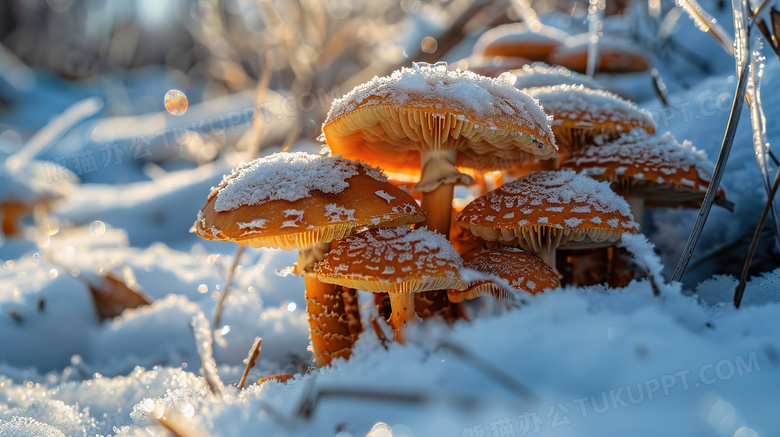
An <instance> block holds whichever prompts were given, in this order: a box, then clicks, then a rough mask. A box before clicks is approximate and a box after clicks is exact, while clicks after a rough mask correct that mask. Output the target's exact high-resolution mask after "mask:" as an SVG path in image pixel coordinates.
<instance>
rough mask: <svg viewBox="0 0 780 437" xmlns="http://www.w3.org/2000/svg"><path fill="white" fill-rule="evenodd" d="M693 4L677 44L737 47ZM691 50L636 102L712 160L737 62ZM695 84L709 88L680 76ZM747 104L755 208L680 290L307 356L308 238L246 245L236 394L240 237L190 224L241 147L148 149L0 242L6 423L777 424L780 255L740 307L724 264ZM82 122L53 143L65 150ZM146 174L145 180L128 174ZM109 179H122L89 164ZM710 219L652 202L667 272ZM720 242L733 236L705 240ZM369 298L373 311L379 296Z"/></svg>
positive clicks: (295, 430) (551, 299) (553, 295)
mask: <svg viewBox="0 0 780 437" xmlns="http://www.w3.org/2000/svg"><path fill="white" fill-rule="evenodd" d="M685 19H686V17H683V19H681V22H680V25H681V26H684V27H685V28H688V30H687V31H686V33H684V34H683V35H682V36H677V38H678V41H693V42H691V44H692V45H691V46H693V47H702V50H704V51H705V52H706V53H702V55H706V56H707V57H710V55H712V57H713V58H718V57H723V59H725V61H728V59H727V57H725V56H724V54H723V53H720V52H722V50H721V49H720V48H718V47H717V46H716V45H715V44H714V43H712V41H710V40H709V39H708V38H709V37H707V36H706V35H703V34H700V33H697V31H694V32H691V31H690V30H692V29H690V28H691V27H692V25H691V24H690V23H688V22H683V20H685ZM721 21H722V18H721ZM607 24H608V23H607ZM723 24H724V25H726V24H728V23H723ZM719 51H720V52H719ZM718 59H720V58H718ZM672 62H673V63H674V68H671V69H670V72H669V74H670V75H673V76H676V77H677V78H678V79H680V78H683V79H684V80H683V79H680V80H678V81H674V80H670V81H669V83H668V85H669V87H670V89H671V90H673V91H675V92H674V93H673V94H672V95H671V96H670V102H669V105H668V106H663V107H662V106H661V104H660V103H657V102H655V101H650V102H644V103H641V102H640V104H639V106H640V107H641V108H643V109H646V110H648V111H649V112H650V113H651V114H652V115H653V117H654V119H655V121H656V123H657V124H658V131H659V132H660V133H663V132H665V131H670V132H672V134H674V136H675V137H676V138H678V139H679V140H680V141H682V140H691V141H692V142H693V144H695V145H696V147H697V148H700V149H703V150H704V151H705V152H706V153H707V154H708V156H709V157H710V158H711V159H713V160H714V159H715V158H716V157H717V155H718V149H719V147H720V143H721V139H722V135H723V132H724V130H725V124H726V120H727V118H728V112H729V109H730V104H731V98H732V97H731V96H732V93H733V89H734V87H735V81H734V79H733V77H730V76H728V74H732V72H733V66H731V65H729V64H727V63H726V62H724V63H723V65H721V66H720V67H718V68H717V69H716V72H717V73H718V74H720V75H715V76H713V77H711V78H709V79H706V80H703V79H702V76H700V75H699V76H697V75H696V72H695V69H693V68H692V67H691V66H690V65H689V64H686V63H685V62H684V60H681V59H676V60H673V61H672ZM661 73H662V74H665V73H667V72H664V71H661ZM683 81H684V82H686V83H688V84H689V85H691V87H690V89H688V90H684V91H679V90H680V83H682V82H683ZM779 85H780V68H778V67H777V65H776V62H774V60H771V62H768V65H767V69H766V72H765V77H764V80H763V86H764V89H765V90H773V89H777V88H778V86H779ZM643 86H646V84H645V85H643ZM646 94H650V95H651V94H652V93H646ZM763 97H764V105H765V106H764V108H765V111H766V112H767V117H768V119H769V120H774V119H777V118H778V116H780V94H778V93H773V92H764V96H763ZM73 98H74V100H76V99H78V98H80V96H75V95H74V96H73ZM195 109H197V108H191V111H190V112H188V113H187V116H191V115H192V114H195V113H196V112H197V111H194V110H195ZM747 115H748V114H747V111H745V113H744V114H743V119H742V121H741V123H740V128H739V129H738V131H737V137H736V140H735V144H734V150H733V152H732V156H731V158H730V161H729V164H728V166H727V171H726V177H725V179H724V182H723V185H724V187H725V189H726V191H727V195H728V197H729V199H731V200H732V201H734V202H735V203H736V212H735V213H729V212H728V211H725V210H723V209H721V208H715V209H713V212H712V214H711V215H710V218H709V221H708V223H707V226H706V227H705V230H704V233H703V237H702V239H701V241H700V243H699V246H698V247H697V250H696V253H695V256H694V263H695V264H694V265H692V266H691V268H690V269H689V273H688V274H687V275H686V277H685V278H684V282H683V284H682V285H680V284H674V285H668V286H662V287H661V289H662V297H661V298H654V297H653V296H652V290H651V286H650V284H649V283H648V282H647V281H641V282H635V283H632V284H631V285H629V286H628V287H626V288H625V289H618V290H606V289H604V288H603V287H592V288H588V289H576V288H567V289H564V290H557V291H554V292H547V293H543V294H539V295H536V296H530V295H528V296H525V297H523V301H525V305H523V306H522V307H521V308H520V309H516V310H513V311H511V312H502V311H501V310H500V309H499V308H498V306H496V305H492V304H488V308H487V309H484V308H481V307H480V306H475V307H474V308H472V309H475V310H476V311H475V312H476V317H475V320H474V321H473V322H472V323H470V324H469V323H464V322H459V323H457V324H456V325H455V326H454V327H453V328H448V327H446V326H444V325H442V324H440V323H437V322H426V323H424V324H422V325H421V326H418V327H413V328H412V329H410V330H409V332H408V334H407V337H408V338H409V339H410V341H409V344H407V345H406V346H399V345H397V344H392V345H390V347H389V350H387V351H386V350H384V349H383V347H382V346H381V345H380V343H379V341H378V340H377V339H376V336H375V335H374V333H373V332H372V330H371V329H370V328H369V329H368V330H366V331H365V332H364V333H363V334H362V335H361V338H360V340H359V341H358V344H357V346H356V349H355V352H354V354H353V356H352V358H351V359H350V360H349V361H348V362H343V361H336V362H335V364H334V366H333V367H331V368H327V369H321V370H320V371H317V372H315V373H311V374H306V375H302V374H301V372H303V371H304V370H305V367H306V366H307V365H308V363H309V361H310V353H309V352H308V351H307V350H306V348H307V344H308V338H307V337H308V332H307V331H308V325H307V323H306V319H305V301H304V299H303V280H302V279H300V278H298V277H294V276H291V275H290V276H287V277H280V276H277V275H276V274H275V273H274V272H275V271H276V270H279V269H283V268H284V267H287V266H290V265H292V264H293V263H294V262H295V259H296V258H295V257H296V255H295V254H294V253H292V252H284V251H279V250H270V249H257V250H256V249H249V250H247V251H246V252H245V253H244V255H243V256H242V258H241V260H240V262H239V268H238V270H237V272H236V278H235V281H234V285H233V291H232V294H231V297H230V299H229V300H228V302H227V305H226V308H225V312H224V314H223V317H222V326H220V327H218V329H217V330H216V331H217V338H216V340H215V342H214V344H213V349H214V359H215V361H216V364H217V372H218V374H219V376H220V377H221V379H222V380H223V382H224V383H225V385H226V388H225V395H224V398H220V399H214V398H213V397H211V395H210V394H209V391H208V388H207V386H206V383H205V380H204V379H203V378H202V374H201V370H200V368H201V358H200V357H199V355H198V350H197V348H196V344H195V339H194V337H193V334H192V330H191V323H192V319H193V317H195V316H196V315H197V314H198V313H199V312H202V313H203V314H204V316H205V317H206V319H207V320H209V321H211V320H213V311H214V308H215V306H216V299H217V298H218V296H219V293H221V292H222V291H223V288H224V282H225V275H226V271H227V269H228V268H229V267H230V265H231V263H232V256H233V254H234V253H235V246H233V245H231V244H229V243H213V242H206V241H202V240H200V239H198V238H197V237H195V236H194V235H192V234H189V233H188V229H189V228H190V226H191V225H192V223H193V221H194V220H195V217H196V214H197V211H198V210H199V209H200V208H201V207H202V206H203V204H205V201H206V198H207V196H208V194H209V191H210V188H211V187H212V186H214V185H216V184H218V183H219V181H220V180H221V178H222V176H223V175H224V174H226V173H229V172H230V169H231V168H233V167H234V166H235V163H227V162H223V161H217V162H216V163H215V164H209V165H203V166H201V167H199V168H197V169H195V170H179V171H171V172H170V173H168V174H165V175H159V176H156V177H154V178H151V177H140V176H138V175H141V174H143V171H142V170H141V166H140V164H139V163H136V162H134V161H131V160H129V159H127V160H125V161H124V163H123V164H122V165H121V166H114V167H110V168H109V169H107V170H106V169H101V171H99V172H96V173H93V174H90V175H88V176H89V177H87V178H85V179H86V182H87V183H85V184H81V185H78V186H76V187H75V188H74V194H73V196H74V197H73V198H72V199H71V201H70V202H69V203H67V204H63V205H59V206H58V207H56V208H55V210H54V211H53V217H54V218H56V219H57V221H58V223H59V225H58V227H59V228H61V229H60V230H59V231H58V232H54V231H53V230H52V231H50V232H49V233H51V234H52V235H50V236H48V237H47V236H43V237H41V236H40V235H37V234H34V235H29V237H30V238H29V239H28V240H24V241H18V240H17V241H14V240H7V241H5V242H4V244H3V245H2V246H0V260H2V263H0V375H2V376H0V435H4V436H5V435H8V436H28V435H40V436H47V437H48V436H61V435H64V436H94V435H114V434H119V435H125V436H149V435H152V436H164V435H168V434H166V432H165V431H164V430H163V429H162V428H161V427H159V426H158V425H156V424H155V420H157V419H160V418H165V419H171V420H174V421H176V420H182V421H184V422H185V423H186V424H187V426H190V427H192V428H193V429H197V430H201V431H206V432H208V433H209V434H211V435H223V436H234V435H264V436H265V435H267V436H275V435H299V436H320V435H322V436H334V435H340V436H342V437H346V436H350V435H352V436H358V435H361V436H362V435H372V436H374V437H378V436H385V435H393V436H401V435H407V436H408V435H414V436H464V437H466V436H468V437H476V436H502V437H503V436H506V437H510V436H525V435H540V436H542V435H545V436H547V435H549V436H590V435H602V436H624V435H627V434H628V435H632V436H657V435H685V436H712V435H715V436H736V437H748V436H771V435H774V434H775V433H776V432H777V431H776V430H777V429H780V417H778V415H777V412H776V408H777V394H778V393H780V324H778V323H777V320H778V319H779V318H780V268H776V267H775V270H774V271H767V272H763V273H762V274H761V275H760V276H758V277H754V278H753V279H752V280H751V281H750V282H749V283H748V287H747V290H746V293H745V298H744V301H743V308H742V309H740V310H738V311H737V310H734V309H733V307H732V306H731V304H730V301H731V298H732V293H733V290H734V287H735V286H736V281H735V280H734V278H733V277H731V276H725V275H718V276H713V274H714V273H715V272H724V271H728V272H731V273H736V272H738V271H739V268H740V267H741V262H742V260H743V259H744V250H745V249H746V246H745V244H744V243H740V244H737V245H732V246H729V244H731V243H732V242H734V241H738V240H739V238H740V237H741V236H743V235H750V234H751V233H752V231H753V228H754V226H755V223H756V220H757V217H758V215H759V213H760V210H761V208H762V207H763V202H764V198H765V195H764V189H763V187H762V185H761V182H760V179H759V176H760V173H759V170H758V166H757V164H756V163H755V158H754V155H753V149H752V144H751V132H750V124H749V120H748V117H747ZM41 117H42V115H41ZM97 124H99V123H97ZM96 132H97V133H95V135H98V134H100V133H101V132H102V131H101V130H99V129H98V131H96ZM82 134H83V131H82ZM69 138H70V137H66V139H65V140H64V141H62V142H61V143H60V145H59V146H58V148H55V149H53V151H52V152H51V153H52V154H54V155H57V154H62V153H65V152H64V151H63V150H67V148H66V146H67V145H68V144H71V143H73V141H74V140H73V139H72V138H70V139H69ZM768 138H769V140H770V142H771V143H772V144H776V143H780V125H777V123H774V124H773V123H771V122H770V123H769V125H768ZM95 141H98V140H95ZM100 141H102V140H100ZM161 144H162V143H161ZM92 146H94V144H92ZM294 149H295V150H305V151H308V152H313V153H316V150H317V149H316V147H314V146H309V147H305V146H301V147H298V146H296V147H295V148H294ZM67 153H71V151H70V150H68V151H67ZM101 164H102V163H101ZM128 175H129V177H131V179H132V180H137V182H133V183H127V184H118V185H114V183H116V182H117V180H119V178H120V176H121V177H125V176H128ZM149 179H151V180H149ZM97 181H99V182H110V184H105V185H103V184H95V183H90V182H97ZM459 192H462V190H460V189H459ZM695 217H696V211H684V210H655V211H649V212H648V217H647V218H646V220H645V226H646V227H647V232H648V237H649V240H650V241H651V242H652V243H654V244H655V245H656V247H657V249H658V250H659V252H660V254H661V261H662V263H663V267H662V266H661V265H659V264H658V263H657V262H656V259H655V258H654V257H651V256H649V253H646V254H645V255H648V256H646V257H645V258H647V259H648V267H649V269H650V272H651V273H652V274H653V276H654V277H655V278H656V281H658V278H660V276H659V275H660V274H661V273H663V274H666V275H667V276H668V275H669V273H670V272H671V270H672V269H673V268H674V265H675V263H676V261H677V259H678V257H679V252H680V251H681V249H682V245H683V244H684V242H685V239H686V238H687V235H688V233H689V231H690V228H691V226H692V224H693V221H694V220H695ZM98 220H99V221H100V223H102V225H100V224H97V222H96V221H98ZM26 225H27V231H31V232H33V233H34V229H33V228H32V226H30V223H27V224H26ZM71 225H73V226H71ZM628 243H629V245H636V244H638V243H637V241H630V242H628ZM760 246H761V247H760V248H759V254H760V255H761V256H762V258H759V261H760V265H763V266H777V264H778V261H777V260H778V259H780V256H779V255H778V249H777V247H776V242H775V240H773V239H771V238H767V239H764V240H762V241H761V245H760ZM724 247H725V249H723V248H724ZM710 253H715V254H716V255H715V256H713V257H711V258H706V255H707V254H710ZM772 257H774V258H772ZM698 260H702V261H701V262H698ZM727 261H728V264H727ZM732 261H733V262H732ZM101 268H102V269H104V270H105V271H108V270H110V271H112V272H114V273H115V274H119V275H122V274H123V273H126V272H128V271H129V272H132V276H131V277H132V278H133V280H134V281H135V283H137V285H139V286H140V287H141V288H142V289H143V290H144V292H145V293H146V294H147V295H148V296H149V297H150V298H151V299H152V300H154V303H153V304H151V305H149V306H147V307H142V308H138V309H133V310H127V311H126V312H125V313H124V314H123V315H122V317H121V318H117V319H115V320H108V321H103V322H100V321H99V320H98V318H97V315H96V313H95V311H94V309H93V306H92V305H93V304H92V301H91V298H90V295H89V290H88V284H89V282H88V281H89V280H90V278H95V277H97V275H99V274H100V273H101V271H100V269H101ZM662 269H663V271H662ZM360 297H361V302H363V313H364V316H367V315H368V314H369V313H370V310H371V308H370V302H371V301H372V299H371V297H372V296H371V295H368V294H362V293H361V296H360ZM483 301H485V302H489V299H485V298H483ZM41 302H43V304H42V303H41ZM12 314H13V315H12ZM366 318H367V317H365V318H364V320H365V319H366ZM257 336H261V337H263V343H262V352H261V354H260V360H259V362H258V364H257V366H256V367H255V369H254V370H253V371H252V372H251V373H250V377H249V381H250V384H248V387H247V388H246V389H245V390H243V391H238V390H236V389H235V388H233V387H232V384H235V383H237V382H238V380H239V378H240V376H241V373H242V371H243V368H244V365H243V363H242V360H243V359H244V358H245V357H246V355H247V350H248V349H249V347H250V346H251V345H252V342H253V341H254V338H255V337H257ZM137 366H140V367H137ZM280 373H291V374H298V375H297V377H296V378H295V379H293V380H291V381H289V382H288V383H287V384H286V385H282V384H278V383H275V382H267V383H265V384H264V385H262V386H260V387H258V386H257V385H256V384H252V382H253V381H256V380H257V379H258V378H260V377H264V376H270V375H275V374H280ZM390 433H392V434H390Z"/></svg>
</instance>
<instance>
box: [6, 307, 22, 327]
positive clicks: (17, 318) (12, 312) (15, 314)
mask: <svg viewBox="0 0 780 437" xmlns="http://www.w3.org/2000/svg"><path fill="white" fill-rule="evenodd" d="M8 315H9V316H11V318H12V319H14V322H16V323H18V324H20V325H21V324H22V323H23V322H24V317H22V315H21V314H19V311H16V308H9V309H8Z"/></svg>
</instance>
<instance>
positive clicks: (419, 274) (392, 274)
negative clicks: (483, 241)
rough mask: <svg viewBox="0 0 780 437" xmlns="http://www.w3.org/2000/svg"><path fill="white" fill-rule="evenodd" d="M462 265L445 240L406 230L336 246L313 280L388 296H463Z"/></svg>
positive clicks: (361, 235)
mask: <svg viewBox="0 0 780 437" xmlns="http://www.w3.org/2000/svg"><path fill="white" fill-rule="evenodd" d="M462 267H463V260H462V259H461V257H460V255H459V254H458V252H456V251H455V249H453V248H452V245H451V244H450V242H449V241H447V239H446V238H444V236H442V235H441V234H438V233H436V232H433V231H429V230H427V229H426V228H418V229H410V228H409V227H407V226H398V227H395V228H381V229H372V230H369V231H365V232H361V233H359V234H355V235H352V236H350V237H347V238H345V239H343V240H341V241H339V242H338V244H337V245H336V247H335V248H333V249H332V250H331V251H330V252H328V255H327V256H326V257H325V259H324V260H322V261H320V262H318V263H316V264H314V267H312V270H311V274H312V275H314V276H316V277H317V279H319V280H320V281H322V282H326V283H331V284H337V285H341V286H344V287H350V288H357V289H359V290H365V291H373V292H385V293H418V292H421V291H428V290H443V289H448V288H453V289H458V290H463V289H465V288H466V283H465V282H463V280H461V279H460V269H461V268H462Z"/></svg>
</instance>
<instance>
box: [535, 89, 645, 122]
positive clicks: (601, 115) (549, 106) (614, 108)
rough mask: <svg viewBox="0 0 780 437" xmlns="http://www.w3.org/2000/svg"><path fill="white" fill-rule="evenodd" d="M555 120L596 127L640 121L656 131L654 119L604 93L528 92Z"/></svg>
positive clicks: (575, 91)
mask: <svg viewBox="0 0 780 437" xmlns="http://www.w3.org/2000/svg"><path fill="white" fill-rule="evenodd" d="M525 92H527V93H528V94H529V95H530V96H531V97H534V98H536V99H538V100H539V103H540V104H541V105H542V107H543V108H544V109H545V111H547V112H549V113H551V114H553V115H554V118H555V119H556V120H559V119H570V120H575V121H579V122H581V123H583V124H588V125H595V124H602V123H607V122H612V123H620V122H627V121H629V120H641V121H643V122H646V123H647V124H648V125H650V126H653V127H655V122H654V121H653V118H652V116H651V115H650V113H649V112H647V111H646V110H645V109H640V108H638V107H637V105H636V104H635V103H633V102H630V101H628V100H626V99H623V98H621V97H619V96H617V95H616V94H613V93H611V92H609V91H604V90H598V89H597V90H594V89H590V88H585V87H584V86H582V85H555V86H544V87H539V88H528V89H525Z"/></svg>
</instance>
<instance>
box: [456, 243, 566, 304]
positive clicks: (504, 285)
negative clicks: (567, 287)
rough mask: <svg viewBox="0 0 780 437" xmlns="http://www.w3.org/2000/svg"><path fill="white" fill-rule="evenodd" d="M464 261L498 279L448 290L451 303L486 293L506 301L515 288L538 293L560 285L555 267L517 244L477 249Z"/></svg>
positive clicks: (477, 281)
mask: <svg viewBox="0 0 780 437" xmlns="http://www.w3.org/2000/svg"><path fill="white" fill-rule="evenodd" d="M463 263H464V264H463V266H464V267H465V268H467V269H473V270H476V271H478V272H480V273H484V274H486V275H489V276H492V277H495V278H496V279H497V280H494V281H490V280H476V281H472V282H470V283H469V288H467V289H466V290H463V291H459V290H447V297H449V299H450V301H452V302H461V301H463V300H464V299H475V298H477V297H480V296H483V295H485V294H491V295H493V296H494V297H495V298H497V299H498V300H505V299H506V298H507V297H508V296H509V294H510V293H512V291H514V290H522V291H527V292H529V293H531V294H536V293H539V292H541V291H543V290H546V289H553V288H558V287H560V286H561V281H560V280H559V279H558V274H557V273H556V272H555V270H553V268H552V267H550V266H549V265H547V264H546V263H545V262H544V261H543V260H542V259H541V258H539V257H538V256H536V255H533V254H531V253H529V252H526V251H524V250H522V249H518V248H514V247H495V248H492V249H482V250H475V251H472V252H469V253H467V254H465V255H463Z"/></svg>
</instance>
